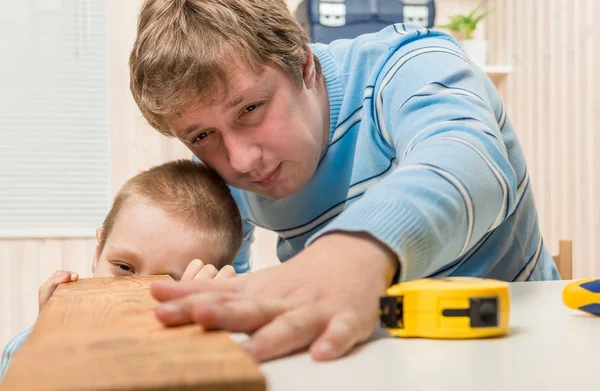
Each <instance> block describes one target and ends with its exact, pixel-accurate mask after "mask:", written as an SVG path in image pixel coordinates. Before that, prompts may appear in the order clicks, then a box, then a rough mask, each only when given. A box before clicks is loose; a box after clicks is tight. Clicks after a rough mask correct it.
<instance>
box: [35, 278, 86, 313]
mask: <svg viewBox="0 0 600 391" xmlns="http://www.w3.org/2000/svg"><path fill="white" fill-rule="evenodd" d="M78 279H79V274H77V273H74V272H69V271H64V270H57V271H55V272H54V274H52V275H51V276H50V278H48V280H46V282H45V283H44V284H43V285H42V286H41V287H40V290H39V303H40V311H42V308H44V306H45V305H46V303H47V302H48V300H49V299H50V296H52V294H53V293H54V291H55V290H56V287H57V286H58V284H60V283H63V282H71V281H77V280H78Z"/></svg>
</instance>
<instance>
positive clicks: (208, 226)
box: [100, 160, 243, 268]
mask: <svg viewBox="0 0 600 391" xmlns="http://www.w3.org/2000/svg"><path fill="white" fill-rule="evenodd" d="M128 202H143V203H147V204H149V205H151V206H154V207H156V208H159V209H161V210H164V211H165V212H166V213H167V214H168V215H170V216H172V217H173V218H174V219H177V220H178V221H180V222H181V223H182V224H185V225H186V226H187V227H189V228H190V230H194V231H196V232H197V233H198V234H199V235H202V236H204V237H208V238H210V241H211V243H214V244H213V245H214V246H215V247H218V248H220V250H219V251H218V254H219V256H218V260H217V264H215V266H216V267H217V268H221V267H223V266H225V265H228V264H231V263H232V262H233V260H234V258H235V256H236V255H237V252H238V251H239V249H240V247H241V244H242V236H243V233H242V221H241V217H240V212H239V209H238V207H237V204H236V202H235V200H234V199H233V197H232V195H231V191H230V189H229V187H228V186H227V185H226V184H225V182H224V181H223V180H222V179H221V177H219V176H218V175H217V174H216V173H215V172H214V171H213V170H211V169H210V168H208V167H206V166H204V165H203V164H201V163H197V162H194V161H192V160H175V161H172V162H168V163H165V164H161V165H158V166H155V167H152V168H150V169H148V170H146V171H143V172H141V173H139V174H138V175H136V176H134V177H133V178H131V179H129V180H128V181H127V182H126V183H125V184H124V185H123V187H121V189H120V190H119V192H118V193H117V195H116V196H115V199H114V201H113V204H112V207H111V209H110V212H109V213H108V215H107V216H106V218H105V219H104V223H103V224H102V228H103V235H102V238H101V240H100V252H102V250H103V249H104V245H105V244H106V239H107V238H108V236H109V235H110V233H111V231H112V228H113V226H114V224H115V222H116V220H117V219H118V218H119V211H120V210H121V209H122V208H123V207H126V206H125V205H127V204H128ZM157 240H160V238H157ZM190 261H191V259H190Z"/></svg>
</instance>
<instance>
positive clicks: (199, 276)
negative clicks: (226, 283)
mask: <svg viewBox="0 0 600 391" xmlns="http://www.w3.org/2000/svg"><path fill="white" fill-rule="evenodd" d="M218 272H219V271H218V270H217V268H216V267H214V266H213V265H211V264H210V263H209V264H208V265H204V267H203V268H202V269H200V271H199V272H198V273H196V275H195V276H194V280H212V279H213V278H215V276H216V275H217V273H218Z"/></svg>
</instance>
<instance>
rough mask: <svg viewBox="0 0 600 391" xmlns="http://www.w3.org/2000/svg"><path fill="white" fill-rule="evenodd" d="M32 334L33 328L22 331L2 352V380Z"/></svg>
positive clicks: (0, 364) (0, 365) (0, 376)
mask: <svg viewBox="0 0 600 391" xmlns="http://www.w3.org/2000/svg"><path fill="white" fill-rule="evenodd" d="M30 332H31V327H30V328H28V329H25V330H23V331H21V332H20V333H19V334H17V335H16V336H14V337H13V338H12V339H11V340H10V341H9V342H8V344H7V345H6V347H5V348H4V350H3V351H2V358H1V360H0V379H2V378H4V374H5V373H6V370H7V369H8V366H9V364H10V362H11V361H12V359H13V357H14V355H15V353H16V352H17V351H18V350H19V349H20V348H21V346H22V345H23V343H24V342H25V340H26V339H27V336H29V333H30Z"/></svg>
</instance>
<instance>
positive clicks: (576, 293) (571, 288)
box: [563, 278, 600, 316]
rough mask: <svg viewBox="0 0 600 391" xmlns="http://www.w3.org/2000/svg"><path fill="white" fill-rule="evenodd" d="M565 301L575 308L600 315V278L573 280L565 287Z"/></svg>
mask: <svg viewBox="0 0 600 391" xmlns="http://www.w3.org/2000/svg"><path fill="white" fill-rule="evenodd" d="M563 302H564V303H565V305H566V306H567V307H569V308H571V309H574V310H580V311H584V312H587V313H589V314H593V315H597V316H600V278H587V279H583V280H577V281H573V282H571V283H569V284H567V285H566V286H565V288H564V289H563Z"/></svg>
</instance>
